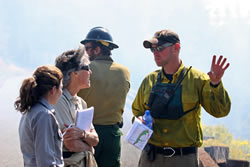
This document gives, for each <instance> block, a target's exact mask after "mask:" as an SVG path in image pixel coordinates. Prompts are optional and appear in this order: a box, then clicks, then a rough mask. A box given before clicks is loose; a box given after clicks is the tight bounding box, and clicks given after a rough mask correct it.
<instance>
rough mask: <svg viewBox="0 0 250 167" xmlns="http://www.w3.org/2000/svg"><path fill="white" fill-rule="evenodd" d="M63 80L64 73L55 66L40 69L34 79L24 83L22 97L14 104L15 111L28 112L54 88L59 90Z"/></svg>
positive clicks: (28, 79)
mask: <svg viewBox="0 0 250 167" xmlns="http://www.w3.org/2000/svg"><path fill="white" fill-rule="evenodd" d="M62 78H63V75H62V72H61V71H60V70H59V69H58V68H57V67H55V66H50V65H46V66H41V67H38V68H37V69H36V71H35V72H34V73H33V76H32V77H29V78H26V79H25V80H24V81H23V83H22V86H21V88H20V95H19V97H18V98H17V100H16V101H15V103H14V107H15V109H16V110H17V111H20V112H21V113H25V112H28V111H29V109H30V108H31V107H32V106H33V105H34V104H35V103H36V102H37V101H38V100H39V99H40V98H41V97H43V96H44V95H46V94H47V93H48V92H49V91H50V90H51V89H52V88H53V86H56V88H59V86H60V83H61V80H62Z"/></svg>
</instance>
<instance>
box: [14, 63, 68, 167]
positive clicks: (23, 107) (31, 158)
mask: <svg viewBox="0 0 250 167" xmlns="http://www.w3.org/2000/svg"><path fill="white" fill-rule="evenodd" d="M62 78H63V75H62V73H61V71H60V70H59V69H58V68H57V67H55V66H41V67H39V68H37V69H36V71H35V72H34V74H33V76H32V77H30V78H27V79H25V80H24V81H23V83H22V86H21V88H20V95H19V97H18V98H17V100H16V101H15V105H14V106H15V109H16V110H17V111H20V112H21V114H22V118H21V121H20V124H19V138H20V146H21V151H22V154H23V160H24V167H30V166H34V167H58V166H59V167H61V166H63V159H62V134H61V131H60V129H59V126H58V123H57V121H56V118H55V115H54V109H53V107H52V105H54V104H55V103H56V102H57V100H58V99H59V97H60V96H61V94H62Z"/></svg>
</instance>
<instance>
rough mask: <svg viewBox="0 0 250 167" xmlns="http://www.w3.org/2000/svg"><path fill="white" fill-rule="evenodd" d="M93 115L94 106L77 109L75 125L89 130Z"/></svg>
mask: <svg viewBox="0 0 250 167" xmlns="http://www.w3.org/2000/svg"><path fill="white" fill-rule="evenodd" d="M93 116H94V107H90V108H87V109H83V110H80V111H77V114H76V127H78V128H80V129H81V130H85V131H90V128H91V124H92V120H93Z"/></svg>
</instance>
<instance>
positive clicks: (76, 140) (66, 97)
mask: <svg viewBox="0 0 250 167" xmlns="http://www.w3.org/2000/svg"><path fill="white" fill-rule="evenodd" d="M89 63H90V62H89V57H88V54H87V53H86V51H85V48H84V47H80V48H79V49H75V50H69V51H66V52H64V53H62V54H61V55H60V56H58V57H57V58H56V67H58V68H59V69H60V70H61V71H62V73H63V93H62V96H61V97H60V99H59V100H58V102H57V103H56V104H55V106H54V107H55V110H56V112H57V114H56V118H57V120H58V123H59V126H60V129H61V130H62V131H63V132H65V131H66V132H65V135H64V136H63V143H64V147H63V158H64V163H65V166H67V167H85V166H91V167H94V166H96V162H95V159H94V156H93V153H94V149H93V146H96V145H97V144H98V142H99V138H98V135H97V133H96V131H95V129H94V126H93V125H91V129H90V130H89V131H84V130H81V129H79V128H77V127H76V126H75V123H76V113H77V111H78V110H82V109H85V108H87V104H86V102H85V101H84V100H83V99H82V98H80V97H78V96H77V93H78V92H79V91H80V89H84V88H89V87H90V81H89V77H90V75H91V73H92V72H91V70H90V68H89V66H88V65H89ZM70 124H71V125H73V127H71V128H67V126H68V125H70Z"/></svg>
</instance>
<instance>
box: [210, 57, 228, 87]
mask: <svg viewBox="0 0 250 167" xmlns="http://www.w3.org/2000/svg"><path fill="white" fill-rule="evenodd" d="M222 59H223V60H222ZM226 61H227V58H223V56H220V57H219V59H218V61H217V62H216V55H214V56H213V60H212V65H211V69H210V71H209V72H208V73H207V74H208V75H209V77H210V82H211V83H212V84H213V85H217V84H219V83H220V81H221V78H222V77H223V75H224V72H225V71H226V69H227V68H228V67H229V65H230V64H229V63H227V64H226V65H225V63H226ZM224 65H225V66H224Z"/></svg>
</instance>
